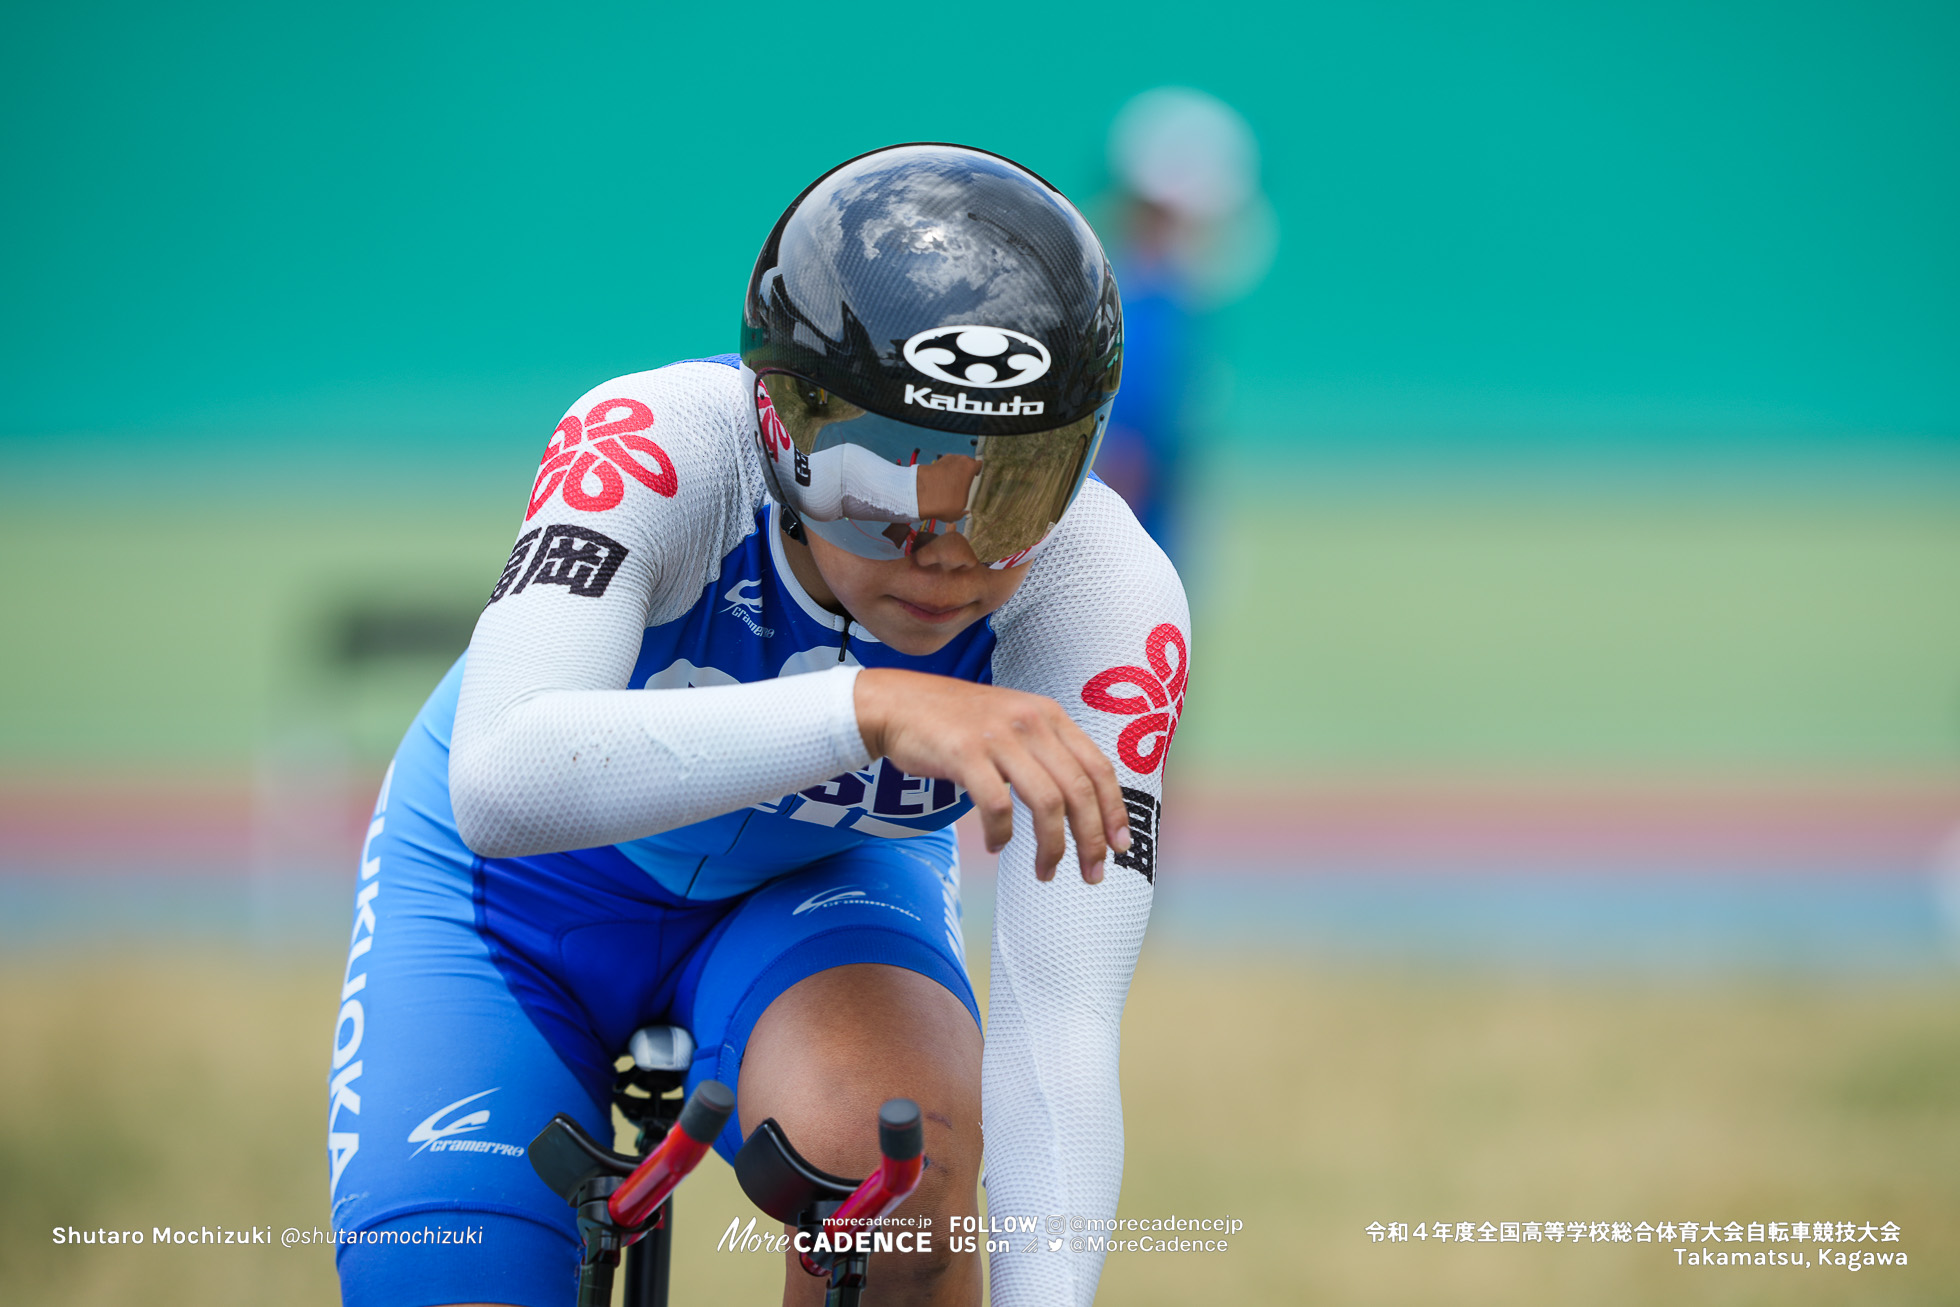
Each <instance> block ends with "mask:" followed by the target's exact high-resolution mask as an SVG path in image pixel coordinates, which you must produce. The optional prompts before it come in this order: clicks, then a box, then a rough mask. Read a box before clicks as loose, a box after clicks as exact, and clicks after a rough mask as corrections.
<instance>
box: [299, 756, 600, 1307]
mask: <svg viewBox="0 0 1960 1307" xmlns="http://www.w3.org/2000/svg"><path fill="white" fill-rule="evenodd" d="M423 752H426V753H429V754H430V755H431V756H429V757H421V756H419V754H420V753H423ZM443 760H444V759H443V756H442V754H441V751H438V750H433V749H427V750H418V749H415V748H411V747H407V746H405V747H404V750H403V752H402V754H401V755H399V756H398V758H397V762H396V766H395V768H394V769H393V770H392V771H391V773H390V779H389V781H388V782H386V783H385V784H384V788H383V791H382V796H381V800H380V802H379V804H377V807H376V815H375V820H374V822H373V823H372V826H371V828H370V834H369V837H368V839H367V842H366V847H365V848H364V850H363V859H362V866H361V873H360V878H359V880H358V882H357V889H356V899H355V923H354V931H353V937H352V945H351V947H350V950H349V957H348V962H347V970H346V975H345V977H344V979H343V982H342V987H341V997H342V1000H343V1001H342V1004H341V1010H340V1017H339V1021H338V1023H337V1027H336V1030H335V1036H334V1049H333V1056H332V1060H331V1068H330V1070H329V1072H328V1078H329V1080H330V1084H329V1087H328V1100H329V1103H328V1155H329V1184H330V1187H331V1195H332V1202H333V1224H334V1227H335V1229H336V1231H337V1237H338V1239H339V1241H340V1242H339V1246H338V1247H337V1248H336V1250H335V1255H336V1262H337V1264H338V1269H339V1271H340V1278H341V1292H342V1295H343V1299H344V1301H345V1302H346V1303H347V1304H349V1307H423V1305H425V1304H430V1303H457V1302H494V1303H516V1304H521V1305H523V1307H555V1305H561V1304H563V1303H565V1302H567V1301H568V1300H569V1299H568V1296H567V1289H566V1287H565V1286H566V1285H568V1284H569V1283H570V1282H571V1280H572V1276H573V1275H574V1273H575V1270H576V1267H577V1262H578V1240H577V1230H576V1222H575V1220H574V1218H573V1214H572V1212H571V1210H570V1208H568V1207H567V1206H566V1205H565V1204H564V1203H563V1202H562V1201H561V1200H560V1199H559V1198H558V1197H557V1196H556V1195H555V1194H553V1193H552V1192H551V1191H550V1190H549V1189H548V1188H546V1186H545V1185H544V1183H543V1182H542V1181H540V1180H539V1179H538V1177H537V1175H536V1173H535V1172H534V1171H533V1170H532V1169H531V1164H530V1161H529V1159H528V1158H527V1157H526V1155H525V1145H526V1144H527V1143H528V1142H529V1141H530V1138H531V1136H532V1135H534V1134H536V1133H537V1130H538V1127H539V1126H540V1125H541V1124H542V1123H543V1122H545V1121H547V1120H549V1119H550V1117H551V1115H552V1114H553V1113H554V1112H559V1111H566V1112H571V1113H574V1114H575V1115H577V1117H578V1118H579V1120H580V1122H581V1124H583V1125H584V1126H585V1127H586V1128H587V1129H588V1130H591V1131H593V1132H595V1133H598V1132H600V1131H604V1130H606V1129H607V1127H608V1120H607V1116H606V1114H605V1111H604V1109H603V1107H602V1106H601V1105H600V1104H598V1103H595V1102H594V1100H593V1098H592V1095H591V1093H590V1090H589V1088H588V1087H587V1086H586V1085H585V1084H583V1083H582V1082H581V1080H580V1079H579V1078H578V1077H577V1076H575V1075H574V1074H573V1073H572V1072H571V1071H570V1070H569V1069H568V1068H567V1067H566V1065H565V1064H564V1062H563V1061H562V1060H561V1059H560V1057H559V1056H558V1055H557V1053H556V1051H555V1050H554V1049H553V1048H552V1046H551V1045H550V1044H549V1043H548V1042H547V1041H546V1040H545V1039H544V1037H543V1036H542V1035H540V1034H539V1032H538V1030H537V1029H536V1027H535V1026H534V1025H533V1023H532V1021H531V1020H530V1018H529V1016H528V1015H527V1014H526V1012H525V1011H524V1009H523V1007H522V1006H521V1005H520V1003H519V1002H518V1000H517V999H516V998H515V997H514V996H513V995H512V993H511V990H510V988H509V986H508V985H507V984H506V982H505V979H504V977H503V976H502V975H501V974H500V973H499V971H498V969H497V967H496V966H495V965H494V963H493V960H492V959H491V957H490V954H489V946H488V944H487V943H486V941H485V939H484V938H483V936H482V935H481V934H480V933H479V932H478V930H477V928H476V922H475V915H476V908H475V904H474V901H473V898H474V883H473V882H474V877H473V865H472V864H473V861H474V859H473V857H472V855H471V854H470V853H469V851H468V850H467V849H465V848H463V847H462V846H461V844H460V843H459V842H457V841H456V840H455V837H454V834H453V827H452V826H450V824H449V823H447V822H446V821H445V820H443V817H444V816H445V812H444V810H445V809H446V805H447V797H446V794H445V793H444V792H443V790H442V787H441V786H440V785H439V784H438V783H437V782H438V781H439V779H440V770H441V763H442V761H443ZM601 1137H605V1136H604V1135H601Z"/></svg>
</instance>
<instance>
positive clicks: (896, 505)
mask: <svg viewBox="0 0 1960 1307" xmlns="http://www.w3.org/2000/svg"><path fill="white" fill-rule="evenodd" d="M809 462H810V485H809V488H808V489H806V490H804V492H803V496H802V503H803V508H802V509H801V510H800V511H801V512H802V513H803V515H804V516H805V517H809V518H814V519H815V520H816V521H819V522H835V521H836V520H837V519H838V518H840V517H854V518H857V519H858V520H859V521H869V522H910V521H912V520H913V519H915V518H917V517H918V516H919V469H918V468H917V467H905V466H901V465H899V464H896V463H887V462H886V461H885V460H884V459H882V458H879V457H878V456H877V455H876V454H874V453H872V452H871V451H870V450H868V449H866V448H864V447H863V446H862V445H838V446H836V447H835V448H833V449H820V450H818V451H817V452H816V453H814V454H812V455H810V459H809Z"/></svg>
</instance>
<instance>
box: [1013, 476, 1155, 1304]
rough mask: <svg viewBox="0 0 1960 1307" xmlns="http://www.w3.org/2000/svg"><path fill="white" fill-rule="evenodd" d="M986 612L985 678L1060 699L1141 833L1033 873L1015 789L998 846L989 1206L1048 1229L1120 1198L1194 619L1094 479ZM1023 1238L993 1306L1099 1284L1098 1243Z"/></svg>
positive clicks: (1123, 508)
mask: <svg viewBox="0 0 1960 1307" xmlns="http://www.w3.org/2000/svg"><path fill="white" fill-rule="evenodd" d="M994 629H995V631H996V632H997V634H998V636H999V641H1000V643H999V645H998V647H997V649H996V652H995V654H994V680H995V682H996V683H997V684H1000V685H1008V686H1013V687H1014V688H1016V689H1022V690H1030V691H1033V692H1035V693H1038V694H1044V695H1047V696H1049V697H1051V698H1053V699H1055V700H1056V701H1057V702H1058V703H1060V704H1061V705H1062V706H1063V707H1064V708H1066V709H1067V710H1068V712H1069V715H1070V717H1071V718H1073V719H1074V721H1075V722H1076V724H1077V725H1079V726H1081V727H1082V728H1083V729H1084V730H1085V731H1086V732H1088V734H1089V737H1090V738H1091V739H1093V740H1094V741H1095V742H1096V743H1097V744H1098V745H1099V746H1101V747H1102V749H1103V750H1104V752H1105V753H1106V754H1107V755H1108V756H1109V758H1110V760H1111V761H1112V762H1114V763H1115V765H1116V776H1117V780H1118V782H1119V783H1120V784H1121V785H1122V786H1123V787H1124V789H1125V796H1124V797H1125V800H1126V802H1127V804H1128V806H1129V809H1130V827H1131V832H1132V838H1133V839H1134V840H1135V841H1136V842H1135V844H1134V845H1133V846H1132V848H1131V851H1130V852H1129V853H1128V854H1126V855H1123V856H1122V857H1121V858H1120V859H1119V858H1117V857H1112V858H1111V859H1110V862H1109V864H1108V866H1107V874H1106V876H1105V879H1104V881H1103V883H1102V884H1100V885H1085V884H1083V883H1082V879H1081V876H1080V874H1079V871H1078V869H1077V867H1076V863H1075V852H1074V846H1073V843H1072V842H1071V844H1070V848H1069V852H1068V854H1067V855H1066V856H1065V857H1064V859H1063V861H1062V865H1061V867H1060V868H1059V869H1058V871H1057V873H1056V876H1055V879H1054V880H1053V881H1051V882H1050V883H1048V884H1046V885H1044V884H1041V883H1040V882H1038V881H1036V880H1035V877H1034V839H1033V837H1032V833H1031V828H1032V827H1031V822H1030V819H1029V814H1028V811H1027V809H1026V808H1024V807H1022V806H1020V805H1019V804H1018V803H1017V804H1016V807H1015V816H1014V838H1013V839H1012V840H1011V841H1010V842H1009V843H1008V846H1007V848H1006V849H1005V850H1004V851H1003V852H1002V854H1001V859H1000V874H999V880H998V887H997V894H998V899H997V902H996V907H995V915H994V941H993V972H992V977H991V980H990V983H989V998H988V1020H987V1043H986V1056H985V1060H984V1063H983V1069H982V1117H983V1126H984V1131H985V1136H986V1188H987V1210H988V1213H989V1214H990V1215H992V1216H999V1217H1035V1218H1037V1219H1038V1220H1041V1221H1042V1222H1043V1224H1042V1227H1041V1228H1043V1229H1045V1228H1046V1224H1045V1222H1046V1218H1047V1217H1049V1216H1078V1217H1082V1218H1085V1219H1097V1220H1106V1219H1108V1218H1109V1217H1111V1216H1113V1215H1115V1212H1116V1198H1117V1192H1118V1190H1119V1189H1120V1188H1121V1186H1122V1181H1123V1104H1122V1097H1121V1090H1120V1086H1119V1084H1118V1078H1117V1054H1118V1039H1119V1035H1120V1031H1121V1022H1122V1016H1123V1003H1124V1000H1125V998H1126V997H1127V996H1128V993H1129V987H1130V976H1131V973H1132V971H1133V970H1134V969H1135V967H1136V959H1137V950H1138V948H1139V947H1140V946H1141V945H1142V942H1143V931H1144V927H1145V925H1146V924H1147V923H1148V921H1149V918H1150V900H1151V888H1152V880H1151V878H1150V877H1154V874H1155V852H1156V848H1155V846H1156V835H1157V814H1158V812H1159V810H1160V804H1161V799H1162V785H1163V762H1164V752H1165V750H1166V749H1167V748H1168V747H1169V744H1170V735H1171V732H1172V731H1174V730H1175V728H1176V722H1177V714H1178V712H1179V711H1180V710H1181V708H1182V701H1183V685H1184V679H1185V668H1186V662H1187V659H1188V651H1189V649H1190V629H1191V624H1190V615H1189V610H1188V609H1187V607H1186V604H1185V598H1184V588H1183V586H1182V585H1180V584H1179V582H1178V579H1177V573H1176V572H1175V571H1174V570H1173V569H1172V567H1171V564H1170V561H1169V560H1168V559H1167V558H1165V557H1164V554H1163V551H1162V550H1160V549H1158V548H1157V546H1156V544H1155V543H1154V542H1153V541H1151V539H1150V538H1149V537H1148V536H1147V535H1146V534H1145V533H1144V531H1143V529H1142V528H1141V527H1139V526H1138V525H1137V523H1136V519H1135V517H1134V516H1132V515H1131V513H1130V510H1129V508H1128V506H1127V505H1125V504H1124V503H1123V501H1122V500H1121V499H1120V498H1119V497H1118V496H1117V495H1116V494H1115V492H1114V491H1111V490H1110V489H1108V488H1107V487H1106V486H1104V485H1102V484H1101V483H1100V482H1096V481H1092V482H1090V483H1089V484H1087V485H1086V486H1084V487H1083V489H1082V493H1081V495H1080V496H1078V497H1077V499H1076V501H1075V503H1074V504H1073V505H1072V506H1071V507H1070V508H1069V511H1068V513H1067V515H1066V516H1065V517H1064V518H1063V520H1062V523H1061V525H1060V526H1059V527H1057V528H1056V531H1055V535H1054V536H1053V537H1052V538H1051V540H1050V542H1049V543H1048V545H1047V547H1046V548H1044V550H1043V551H1042V554H1041V556H1040V558H1039V559H1038V560H1037V561H1036V563H1035V565H1034V568H1033V570H1032V571H1031V572H1030V573H1029V575H1028V579H1027V580H1026V581H1025V582H1024V583H1023V584H1022V587H1021V589H1020V591H1019V592H1018V593H1016V594H1015V596H1014V598H1013V599H1011V600H1010V601H1009V602H1008V603H1007V604H1006V605H1004V606H1003V607H1002V608H1001V610H1000V611H999V613H997V614H996V615H995V618H994ZM1085 692H1086V697H1085ZM1097 704H1099V705H1103V706H1101V707H1097V706H1093V705H1097ZM1125 863H1127V864H1129V865H1124V864H1125ZM1146 870H1148V871H1149V872H1150V876H1146V875H1145V871H1146ZM1019 1248H1020V1245H1019V1244H1018V1243H1017V1244H1016V1245H1015V1251H1013V1252H1003V1253H997V1254H995V1255H994V1256H993V1258H992V1277H993V1285H992V1295H991V1296H992V1302H993V1304H994V1307H1057V1305H1058V1304H1063V1305H1066V1304H1075V1305H1076V1307H1086V1305H1087V1304H1088V1303H1089V1302H1090V1300H1091V1299H1093V1298H1094V1297H1095V1293H1096V1282H1097V1280H1098V1278H1100V1276H1101V1274H1102V1255H1101V1254H1100V1253H1090V1252H1080V1253H1077V1252H1071V1251H1067V1250H1063V1251H1061V1252H1056V1253H1049V1252H1048V1251H1047V1248H1046V1239H1045V1238H1043V1239H1042V1240H1041V1241H1040V1242H1039V1243H1038V1244H1037V1247H1036V1250H1035V1252H1034V1253H1032V1254H1026V1253H1022V1252H1020V1251H1019Z"/></svg>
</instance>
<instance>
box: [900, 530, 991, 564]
mask: <svg viewBox="0 0 1960 1307" xmlns="http://www.w3.org/2000/svg"><path fill="white" fill-rule="evenodd" d="M912 562H913V564H914V565H915V566H918V567H930V568H932V569H933V570H934V571H939V572H957V571H960V570H962V569H964V568H968V567H978V566H980V556H979V555H978V554H976V553H974V552H973V546H972V545H970V544H968V543H967V542H966V537H965V536H963V535H961V534H960V533H959V532H957V531H942V532H940V533H939V534H938V535H935V536H933V537H931V538H930V539H928V538H926V537H924V536H921V537H920V538H919V539H918V540H917V541H915V542H914V543H913V545H912Z"/></svg>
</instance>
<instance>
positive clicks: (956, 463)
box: [754, 372, 1110, 567]
mask: <svg viewBox="0 0 1960 1307" xmlns="http://www.w3.org/2000/svg"><path fill="white" fill-rule="evenodd" d="M754 395H755V408H756V422H757V426H758V430H759V433H760V437H761V443H762V450H763V456H764V457H765V458H766V459H768V460H769V463H770V471H771V473H772V479H773V480H774V482H775V484H776V487H777V488H778V489H779V490H780V492H781V494H780V497H781V498H782V499H783V501H784V502H785V503H787V504H788V505H789V506H790V507H791V508H793V509H795V510H796V512H797V514H798V516H800V517H801V518H802V519H803V521H804V524H805V525H806V526H807V527H809V528H810V529H812V530H814V531H816V532H817V534H819V535H821V536H823V538H824V539H825V540H827V541H828V542H830V543H831V544H834V545H836V546H838V547H839V548H842V549H846V550H849V551H850V552H851V553H854V554H857V555H859V556H861V557H864V558H875V559H894V558H903V557H905V556H906V555H907V554H909V553H910V552H911V551H912V549H913V547H914V546H915V545H916V544H918V543H922V541H923V538H925V537H929V536H931V535H933V534H936V533H938V532H943V531H957V532H959V533H960V534H961V535H962V536H964V537H965V538H966V542H967V544H968V545H969V546H971V547H972V549H973V552H974V554H975V555H976V556H977V557H978V558H979V559H980V561H981V562H983V563H986V564H987V565H988V566H990V567H1012V566H1015V565H1016V564H1018V563H1021V562H1025V561H1026V560H1027V558H1028V557H1029V555H1030V554H1031V552H1032V551H1033V550H1034V549H1035V547H1036V546H1038V545H1039V544H1040V543H1041V542H1042V541H1043V540H1044V539H1045V538H1046V537H1047V535H1048V533H1049V532H1050V531H1052V530H1054V528H1055V524H1056V523H1057V522H1059V521H1061V520H1062V514H1063V513H1064V512H1066V511H1067V510H1068V506H1069V504H1070V503H1072V502H1074V499H1075V496H1076V493H1077V492H1078V491H1080V490H1081V489H1082V482H1083V479H1084V478H1085V477H1087V476H1088V474H1089V467H1090V465H1091V464H1092V463H1093V462H1094V461H1095V457H1096V447H1097V445H1098V444H1100V443H1101V440H1102V434H1103V428H1104V427H1105V426H1106V425H1107V424H1108V422H1109V410H1110V405H1109V404H1108V403H1105V404H1103V405H1102V406H1101V407H1100V408H1098V409H1097V410H1096V411H1095V412H1093V413H1091V414H1089V415H1088V416H1086V417H1083V418H1080V419H1078V420H1076V421H1074V422H1070V423H1068V424H1066V425H1064V426H1060V427H1056V428H1055V429H1053V430H1050V431H1034V432H1026V433H1022V434H1018V435H1006V436H984V435H966V434H962V433H960V432H957V431H938V430H935V429H933V428H931V427H920V426H913V425H912V424H910V423H907V422H899V421H896V420H894V419H892V418H887V417H882V416H880V415H878V414H876V413H872V412H869V411H867V410H865V409H863V408H860V407H858V406H857V405H855V404H853V403H851V402H850V401H849V400H846V399H844V398H843V397H842V396H840V395H837V394H834V393H832V392H829V391H826V390H824V389H822V388H821V387H819V386H817V385H815V384H814V383H812V382H810V381H806V380H804V379H803V378H801V377H798V376H795V375H794V374H792V373H788V372H765V373H763V374H761V375H760V376H758V377H756V378H755V387H754Z"/></svg>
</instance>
